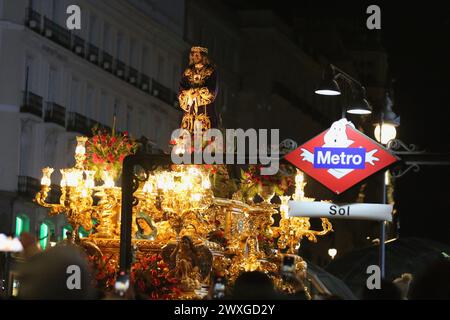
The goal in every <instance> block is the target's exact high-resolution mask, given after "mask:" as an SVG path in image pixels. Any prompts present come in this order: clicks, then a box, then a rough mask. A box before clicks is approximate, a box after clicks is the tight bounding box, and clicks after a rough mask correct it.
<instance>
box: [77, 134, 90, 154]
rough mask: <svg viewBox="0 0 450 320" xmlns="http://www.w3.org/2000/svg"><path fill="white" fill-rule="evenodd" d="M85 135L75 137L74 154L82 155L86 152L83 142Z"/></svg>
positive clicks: (85, 139)
mask: <svg viewBox="0 0 450 320" xmlns="http://www.w3.org/2000/svg"><path fill="white" fill-rule="evenodd" d="M86 141H87V137H77V147H76V148H75V154H79V155H84V154H85V153H86V148H85V146H84V145H85V143H86Z"/></svg>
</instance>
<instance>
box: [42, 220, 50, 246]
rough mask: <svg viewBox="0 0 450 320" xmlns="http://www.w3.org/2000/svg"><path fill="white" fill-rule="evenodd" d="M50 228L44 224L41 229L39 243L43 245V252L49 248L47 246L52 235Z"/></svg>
mask: <svg viewBox="0 0 450 320" xmlns="http://www.w3.org/2000/svg"><path fill="white" fill-rule="evenodd" d="M49 229H50V228H49V227H48V225H47V224H46V223H45V222H44V223H42V224H41V227H40V229H39V239H40V240H39V243H40V245H41V248H42V249H43V250H45V248H47V244H48V242H49V241H48V240H49V238H50V234H49Z"/></svg>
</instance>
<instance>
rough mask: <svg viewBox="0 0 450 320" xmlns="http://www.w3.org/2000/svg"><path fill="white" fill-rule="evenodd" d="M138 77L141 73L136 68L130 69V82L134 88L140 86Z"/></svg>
mask: <svg viewBox="0 0 450 320" xmlns="http://www.w3.org/2000/svg"><path fill="white" fill-rule="evenodd" d="M138 75H139V72H138V71H137V70H136V69H134V68H131V67H130V68H129V69H128V82H129V83H131V84H132V85H134V86H137V85H138Z"/></svg>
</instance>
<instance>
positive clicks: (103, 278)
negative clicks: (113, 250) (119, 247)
mask: <svg viewBox="0 0 450 320" xmlns="http://www.w3.org/2000/svg"><path fill="white" fill-rule="evenodd" d="M88 262H89V265H90V266H91V268H92V270H93V278H94V285H95V287H96V288H98V289H101V290H104V291H110V290H112V289H113V288H114V284H115V282H116V268H115V265H114V264H113V263H112V261H111V257H107V256H106V255H104V256H99V255H89V256H88Z"/></svg>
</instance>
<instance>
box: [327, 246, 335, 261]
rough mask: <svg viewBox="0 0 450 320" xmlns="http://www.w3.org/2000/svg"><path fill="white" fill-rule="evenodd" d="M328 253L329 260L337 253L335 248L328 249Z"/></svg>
mask: <svg viewBox="0 0 450 320" xmlns="http://www.w3.org/2000/svg"><path fill="white" fill-rule="evenodd" d="M328 255H329V256H330V257H331V260H334V257H335V256H336V255H337V250H336V248H330V249H328Z"/></svg>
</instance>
